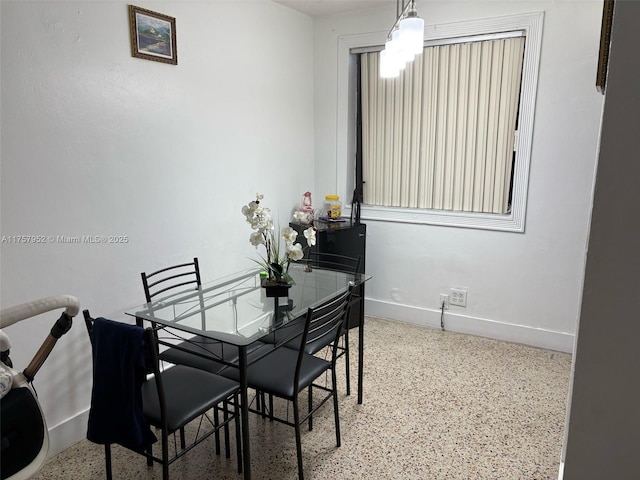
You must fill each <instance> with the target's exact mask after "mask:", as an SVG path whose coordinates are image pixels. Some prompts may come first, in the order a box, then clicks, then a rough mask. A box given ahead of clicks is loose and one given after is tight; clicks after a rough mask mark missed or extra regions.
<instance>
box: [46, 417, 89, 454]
mask: <svg viewBox="0 0 640 480" xmlns="http://www.w3.org/2000/svg"><path fill="white" fill-rule="evenodd" d="M88 420H89V409H88V408H87V409H86V410H84V411H82V412H80V413H78V414H77V415H75V416H73V417H71V418H69V419H67V420H65V421H64V422H62V423H59V424H58V425H56V426H55V427H49V454H48V456H49V457H52V456H54V455H57V454H58V453H60V452H62V451H63V450H66V449H67V448H69V447H70V446H71V445H73V444H75V443H78V442H79V441H80V440H82V439H83V438H86V437H87V422H88Z"/></svg>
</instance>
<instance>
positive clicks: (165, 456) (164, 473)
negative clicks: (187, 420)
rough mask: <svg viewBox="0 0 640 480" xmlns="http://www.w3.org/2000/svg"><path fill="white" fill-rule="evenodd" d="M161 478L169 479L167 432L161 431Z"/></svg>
mask: <svg viewBox="0 0 640 480" xmlns="http://www.w3.org/2000/svg"><path fill="white" fill-rule="evenodd" d="M162 480H169V434H168V433H167V432H166V431H164V429H163V431H162Z"/></svg>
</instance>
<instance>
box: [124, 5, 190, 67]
mask: <svg viewBox="0 0 640 480" xmlns="http://www.w3.org/2000/svg"><path fill="white" fill-rule="evenodd" d="M129 26H130V31H131V55H132V56H133V57H137V58H143V59H145V60H151V61H154V62H162V63H169V64H172V65H177V64H178V51H177V46H176V19H175V18H174V17H170V16H168V15H164V14H162V13H158V12H153V11H151V10H146V9H144V8H140V7H136V6H135V5H129Z"/></svg>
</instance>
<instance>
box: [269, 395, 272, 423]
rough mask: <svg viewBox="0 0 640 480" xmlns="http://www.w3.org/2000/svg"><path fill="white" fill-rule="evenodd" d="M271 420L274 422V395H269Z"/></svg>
mask: <svg viewBox="0 0 640 480" xmlns="http://www.w3.org/2000/svg"><path fill="white" fill-rule="evenodd" d="M269 420H271V421H272V422H273V394H271V393H270V394H269Z"/></svg>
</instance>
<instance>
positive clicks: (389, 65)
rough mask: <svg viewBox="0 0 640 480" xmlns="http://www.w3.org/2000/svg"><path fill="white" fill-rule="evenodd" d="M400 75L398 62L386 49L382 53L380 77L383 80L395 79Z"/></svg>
mask: <svg viewBox="0 0 640 480" xmlns="http://www.w3.org/2000/svg"><path fill="white" fill-rule="evenodd" d="M398 75H400V68H399V65H398V62H397V61H396V59H395V57H394V56H393V52H390V51H389V50H387V49H384V50H382V51H381V52H380V76H381V77H382V78H394V77H397V76H398Z"/></svg>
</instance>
